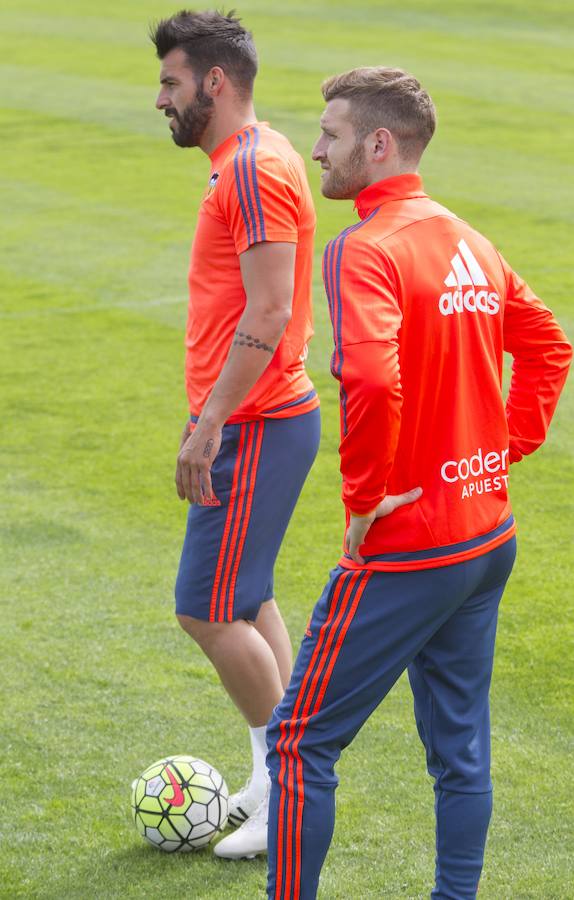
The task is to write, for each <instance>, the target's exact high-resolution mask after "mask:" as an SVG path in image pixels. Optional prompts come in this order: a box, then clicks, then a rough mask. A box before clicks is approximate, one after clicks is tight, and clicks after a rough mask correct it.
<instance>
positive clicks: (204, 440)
mask: <svg viewBox="0 0 574 900" xmlns="http://www.w3.org/2000/svg"><path fill="white" fill-rule="evenodd" d="M220 447H221V427H220V426H218V425H213V424H208V423H206V422H202V421H201V418H200V419H199V421H198V423H197V425H196V426H195V428H194V429H193V431H191V432H189V431H188V433H187V436H186V432H185V431H184V433H183V435H182V439H181V446H180V449H179V453H178V455H177V466H176V470H175V484H176V487H177V494H178V497H179V499H180V500H185V499H186V498H187V500H189V502H190V503H198V504H199V505H200V506H201V505H203V500H204V498H206V499H207V500H212V499H213V489H212V486H211V466H212V465H213V461H214V459H215V457H216V456H217V454H218V453H219V448H220Z"/></svg>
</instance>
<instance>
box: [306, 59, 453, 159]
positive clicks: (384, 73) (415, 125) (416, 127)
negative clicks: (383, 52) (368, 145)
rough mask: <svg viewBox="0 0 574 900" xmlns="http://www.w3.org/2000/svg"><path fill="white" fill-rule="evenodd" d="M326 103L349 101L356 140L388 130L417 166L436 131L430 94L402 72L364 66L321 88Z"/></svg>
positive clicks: (334, 79) (331, 80)
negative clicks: (372, 133) (338, 100)
mask: <svg viewBox="0 0 574 900" xmlns="http://www.w3.org/2000/svg"><path fill="white" fill-rule="evenodd" d="M321 90H322V92H323V97H324V98H325V100H326V101H327V102H329V100H334V99H335V98H337V97H341V98H344V99H347V100H349V101H350V118H351V121H352V123H353V126H354V128H355V132H356V134H357V138H358V139H359V140H363V139H364V138H365V137H366V136H367V135H368V134H370V133H371V132H372V131H375V130H376V129H377V128H388V130H389V131H390V132H391V134H392V135H393V137H394V138H395V140H396V141H397V144H398V148H399V153H400V155H401V157H402V158H403V159H405V160H408V161H409V162H415V163H417V162H418V161H419V159H420V158H421V156H422V154H423V151H424V149H425V147H426V146H427V144H428V142H429V141H430V139H431V138H432V136H433V134H434V131H435V128H436V110H435V107H434V103H433V102H432V100H431V98H430V97H429V95H428V94H427V92H426V91H425V90H424V89H423V88H422V87H421V86H420V83H419V82H418V81H417V79H416V78H415V77H414V75H409V73H408V72H405V71H404V70H403V69H392V68H386V67H384V66H363V67H361V68H359V69H351V70H350V71H349V72H343V73H342V74H341V75H333V76H332V77H331V78H327V80H326V81H324V82H323V84H322V86H321Z"/></svg>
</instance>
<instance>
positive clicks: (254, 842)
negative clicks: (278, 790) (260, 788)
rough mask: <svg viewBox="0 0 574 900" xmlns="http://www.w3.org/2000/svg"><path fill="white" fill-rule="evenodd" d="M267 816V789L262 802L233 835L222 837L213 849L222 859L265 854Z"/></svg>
mask: <svg viewBox="0 0 574 900" xmlns="http://www.w3.org/2000/svg"><path fill="white" fill-rule="evenodd" d="M268 814H269V788H267V791H266V792H265V796H264V798H263V800H262V801H261V802H260V803H259V806H258V807H257V808H256V809H255V810H254V811H253V813H252V815H250V816H249V818H248V819H246V820H245V822H244V823H243V825H242V826H241V827H240V828H238V829H237V831H234V832H233V834H230V835H228V837H224V838H223V840H221V841H219V843H218V844H216V845H215V847H214V848H213V852H214V853H215V855H216V856H221V857H222V858H223V859H253V858H254V857H255V856H257V855H258V854H259V853H267V818H268Z"/></svg>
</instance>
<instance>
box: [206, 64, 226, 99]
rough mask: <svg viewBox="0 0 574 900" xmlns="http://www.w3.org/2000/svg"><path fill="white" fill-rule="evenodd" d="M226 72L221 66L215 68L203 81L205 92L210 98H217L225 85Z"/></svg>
mask: <svg viewBox="0 0 574 900" xmlns="http://www.w3.org/2000/svg"><path fill="white" fill-rule="evenodd" d="M225 77H226V76H225V72H224V71H223V69H222V68H221V66H213V68H211V69H210V70H209V72H208V73H207V75H206V76H205V77H204V79H203V90H204V91H205V93H206V94H208V96H210V97H217V96H219V94H220V93H221V90H222V88H223V85H224V84H225Z"/></svg>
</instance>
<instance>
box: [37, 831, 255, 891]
mask: <svg viewBox="0 0 574 900" xmlns="http://www.w3.org/2000/svg"><path fill="white" fill-rule="evenodd" d="M212 850H213V846H212V845H211V844H210V845H208V846H207V847H205V848H203V849H202V850H198V851H192V852H190V853H164V852H162V851H161V850H156V849H155V848H153V847H151V846H146V844H144V843H143V842H142V844H141V846H140V845H136V844H134V845H132V846H130V847H126V848H125V849H122V850H113V849H109V850H107V851H104V852H101V851H100V852H96V854H93V855H92V857H91V861H90V862H87V861H86V862H85V864H84V865H83V866H81V867H78V868H74V870H73V871H69V872H68V878H67V879H66V883H65V885H61V884H60V885H58V886H57V890H49V891H48V892H47V893H44V894H42V897H44V898H46V900H48V898H49V900H56V898H58V900H61V898H62V897H63V896H65V897H66V898H67V900H68V898H78V900H79V898H82V900H92V898H93V900H95V898H98V900H99V898H106V900H108V898H128V897H137V898H146V900H147V898H149V900H156V898H157V897H160V896H163V897H165V898H169V900H175V898H179V897H185V898H186V900H191V898H193V900H222V898H233V900H240V898H244V900H255V898H256V897H264V895H265V886H266V879H267V858H266V857H265V856H261V857H257V858H256V859H253V860H223V859H218V858H217V857H216V856H214V855H213V852H212Z"/></svg>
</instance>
